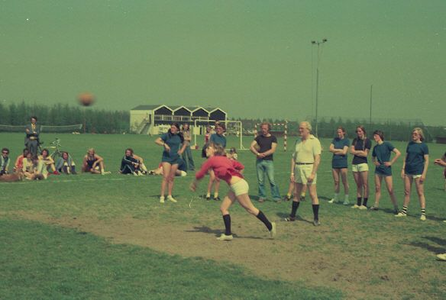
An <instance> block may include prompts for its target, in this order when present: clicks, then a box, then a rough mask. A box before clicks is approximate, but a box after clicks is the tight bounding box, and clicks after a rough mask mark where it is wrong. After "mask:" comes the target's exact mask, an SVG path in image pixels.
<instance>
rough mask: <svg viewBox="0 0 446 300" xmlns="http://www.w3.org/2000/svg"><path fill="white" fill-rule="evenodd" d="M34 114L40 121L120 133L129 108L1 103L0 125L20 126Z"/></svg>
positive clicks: (126, 122) (127, 122) (124, 129)
mask: <svg viewBox="0 0 446 300" xmlns="http://www.w3.org/2000/svg"><path fill="white" fill-rule="evenodd" d="M31 116H36V117H37V118H38V120H39V124H40V125H48V126H61V125H74V124H82V125H85V127H84V128H83V129H82V130H81V131H82V132H84V129H85V132H87V133H123V132H128V131H129V126H130V112H129V111H118V110H116V111H108V110H103V109H95V108H91V107H81V106H70V105H68V104H54V105H52V106H47V105H38V104H27V103H25V102H21V103H18V104H16V103H11V104H9V105H4V104H2V103H0V125H13V126H22V125H25V124H28V123H29V122H30V117H31Z"/></svg>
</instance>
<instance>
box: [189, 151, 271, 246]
mask: <svg viewBox="0 0 446 300" xmlns="http://www.w3.org/2000/svg"><path fill="white" fill-rule="evenodd" d="M206 155H207V157H208V159H207V160H206V162H205V163H204V164H203V165H202V166H201V169H200V170H199V171H198V172H197V173H196V174H195V180H194V182H192V184H191V185H190V189H191V190H192V191H194V192H195V191H196V189H197V186H198V181H199V180H201V179H202V178H203V177H204V176H205V175H206V174H207V173H208V171H209V170H213V172H214V174H215V176H216V177H217V178H220V179H221V180H224V181H226V183H227V184H228V185H229V192H228V194H227V196H226V197H225V198H224V199H223V201H222V203H221V206H220V211H221V213H222V215H223V221H224V223H225V233H223V234H222V235H221V236H220V237H218V238H217V240H220V241H231V240H232V239H233V236H232V232H231V217H230V215H229V208H230V207H231V205H232V204H233V203H234V202H235V201H238V203H240V205H241V206H242V207H243V208H244V209H245V210H246V211H247V212H249V213H250V214H252V215H254V216H256V217H257V218H258V219H259V220H260V221H262V222H263V224H265V226H266V228H268V230H269V232H270V235H271V237H272V238H274V236H275V235H276V223H274V222H272V223H271V222H270V221H269V220H268V219H267V217H266V216H265V215H264V214H263V212H262V211H260V210H258V209H257V208H256V207H255V206H254V205H253V204H252V202H251V199H250V198H249V186H248V183H247V182H246V180H245V179H244V178H243V175H242V174H241V170H243V168H244V167H243V165H242V164H241V163H240V162H238V161H236V160H231V159H229V158H227V157H226V156H225V149H224V148H223V147H222V145H220V144H214V143H210V144H209V145H208V147H207V148H206Z"/></svg>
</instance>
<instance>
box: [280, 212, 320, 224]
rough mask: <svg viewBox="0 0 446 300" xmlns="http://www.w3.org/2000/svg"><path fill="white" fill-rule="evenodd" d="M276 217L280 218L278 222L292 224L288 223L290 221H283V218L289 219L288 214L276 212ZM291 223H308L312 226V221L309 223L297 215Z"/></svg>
mask: <svg viewBox="0 0 446 300" xmlns="http://www.w3.org/2000/svg"><path fill="white" fill-rule="evenodd" d="M276 216H278V217H279V218H280V220H281V221H283V222H286V223H292V222H290V221H285V218H289V217H290V214H289V213H282V212H278V213H276ZM293 222H306V223H309V224H313V221H312V220H311V221H309V220H306V219H303V218H302V217H301V216H299V215H297V216H296V221H293Z"/></svg>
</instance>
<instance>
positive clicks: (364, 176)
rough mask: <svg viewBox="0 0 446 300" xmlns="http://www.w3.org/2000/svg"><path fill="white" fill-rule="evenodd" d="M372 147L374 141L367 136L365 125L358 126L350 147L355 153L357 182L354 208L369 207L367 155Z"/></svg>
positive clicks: (353, 162)
mask: <svg viewBox="0 0 446 300" xmlns="http://www.w3.org/2000/svg"><path fill="white" fill-rule="evenodd" d="M371 148H372V143H371V142H370V140H369V139H368V138H367V137H366V131H365V128H364V126H362V125H360V126H358V127H356V138H355V139H354V140H353V142H352V146H351V147H350V153H351V154H353V161H352V172H353V178H354V179H355V182H356V188H357V190H356V204H355V205H353V206H352V208H359V209H367V200H368V199H369V165H368V163H367V156H368V155H369V151H370V149H371Z"/></svg>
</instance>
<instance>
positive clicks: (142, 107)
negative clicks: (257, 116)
mask: <svg viewBox="0 0 446 300" xmlns="http://www.w3.org/2000/svg"><path fill="white" fill-rule="evenodd" d="M163 106H165V107H167V108H169V109H170V110H172V111H174V110H175V109H178V108H180V107H184V108H186V109H188V110H190V111H191V112H193V111H194V110H197V109H199V108H202V109H204V110H206V111H207V112H212V111H215V110H221V111H222V112H224V113H225V114H226V112H225V111H224V110H222V109H221V108H219V107H201V106H189V107H187V106H184V105H165V104H156V105H138V106H137V107H135V108H132V109H131V110H155V109H157V108H159V107H163Z"/></svg>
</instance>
